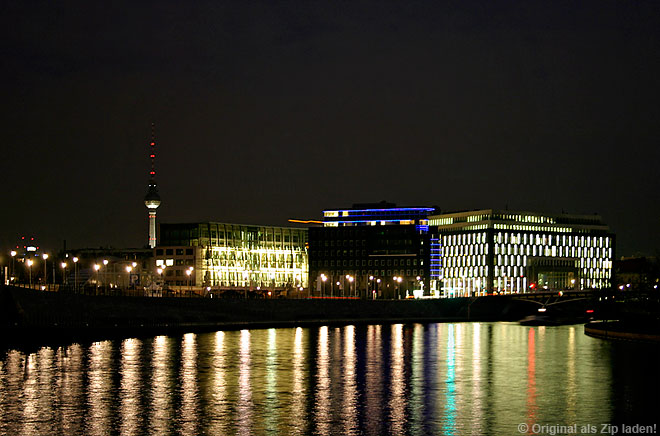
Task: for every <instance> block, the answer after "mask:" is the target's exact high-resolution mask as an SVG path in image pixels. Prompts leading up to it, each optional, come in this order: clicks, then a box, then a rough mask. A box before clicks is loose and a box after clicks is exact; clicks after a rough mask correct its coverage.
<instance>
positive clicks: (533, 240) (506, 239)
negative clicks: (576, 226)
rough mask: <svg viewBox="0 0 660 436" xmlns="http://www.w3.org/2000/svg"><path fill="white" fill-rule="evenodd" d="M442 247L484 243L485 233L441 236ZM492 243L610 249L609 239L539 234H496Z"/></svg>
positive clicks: (485, 239)
mask: <svg viewBox="0 0 660 436" xmlns="http://www.w3.org/2000/svg"><path fill="white" fill-rule="evenodd" d="M441 241H442V245H443V246H451V245H470V244H482V243H486V241H487V237H486V233H483V232H475V233H461V234H452V235H443V236H442V238H441ZM493 242H494V243H497V244H502V243H504V244H525V245H527V244H532V245H564V246H568V247H600V248H603V247H604V248H610V247H611V244H612V242H611V238H609V237H607V236H605V237H603V236H584V235H581V236H578V235H553V234H540V233H536V234H534V233H509V232H504V233H502V232H498V233H497V234H495V235H493Z"/></svg>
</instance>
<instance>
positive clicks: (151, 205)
mask: <svg viewBox="0 0 660 436" xmlns="http://www.w3.org/2000/svg"><path fill="white" fill-rule="evenodd" d="M150 150H151V154H150V158H151V172H150V173H149V190H148V191H147V195H145V197H144V205H145V206H147V210H148V211H149V247H150V248H154V247H155V246H156V209H158V206H160V195H159V194H158V187H157V186H156V169H155V166H154V160H155V159H156V138H155V135H154V125H153V124H151V144H150Z"/></svg>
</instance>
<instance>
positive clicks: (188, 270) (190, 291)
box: [186, 267, 192, 296]
mask: <svg viewBox="0 0 660 436" xmlns="http://www.w3.org/2000/svg"><path fill="white" fill-rule="evenodd" d="M190 274H192V267H190V268H188V269H187V270H186V275H187V276H188V292H189V293H192V288H191V285H190ZM189 296H190V295H189Z"/></svg>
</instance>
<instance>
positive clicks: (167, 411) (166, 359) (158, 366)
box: [149, 336, 174, 434]
mask: <svg viewBox="0 0 660 436" xmlns="http://www.w3.org/2000/svg"><path fill="white" fill-rule="evenodd" d="M171 341H172V340H171V339H170V338H168V337H167V336H156V337H155V338H154V340H153V351H152V357H151V390H150V400H151V403H152V404H153V407H151V408H150V409H149V412H150V420H149V431H150V433H151V434H165V433H167V432H168V427H169V425H170V422H171V421H172V397H171V395H170V392H171V391H172V386H173V383H174V377H173V376H172V361H171V359H172V357H171V356H170V347H171V345H170V344H171Z"/></svg>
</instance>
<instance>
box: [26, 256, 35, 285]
mask: <svg viewBox="0 0 660 436" xmlns="http://www.w3.org/2000/svg"><path fill="white" fill-rule="evenodd" d="M33 263H34V261H33V260H32V259H28V261H27V266H28V268H29V269H30V288H32V264H33Z"/></svg>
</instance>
